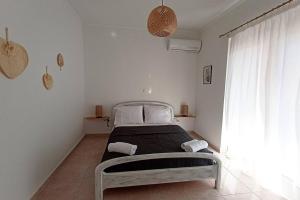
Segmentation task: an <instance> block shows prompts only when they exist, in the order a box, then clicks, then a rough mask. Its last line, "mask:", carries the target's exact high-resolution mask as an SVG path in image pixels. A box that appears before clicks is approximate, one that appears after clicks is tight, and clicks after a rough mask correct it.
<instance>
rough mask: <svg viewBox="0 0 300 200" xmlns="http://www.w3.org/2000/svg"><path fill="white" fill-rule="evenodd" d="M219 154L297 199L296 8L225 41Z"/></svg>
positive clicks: (299, 55) (299, 68)
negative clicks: (237, 161)
mask: <svg viewBox="0 0 300 200" xmlns="http://www.w3.org/2000/svg"><path fill="white" fill-rule="evenodd" d="M222 152H223V153H224V154H227V156H229V157H231V158H236V159H239V160H241V161H242V162H241V163H243V164H242V166H241V168H242V170H243V171H244V172H246V173H248V174H250V175H252V176H253V177H256V178H257V180H259V181H260V183H262V184H263V185H264V186H266V187H268V188H270V189H273V190H276V192H280V193H281V194H282V195H284V196H285V197H287V198H288V199H297V200H299V199H300V6H297V7H296V8H293V9H290V10H289V11H287V12H285V13H283V14H280V15H278V16H275V17H273V18H271V19H268V20H266V21H264V22H262V23H260V24H258V25H256V26H254V27H251V28H248V29H247V30H245V31H243V32H241V33H239V34H237V35H235V36H234V37H232V38H231V39H230V43H229V53H228V64H227V77H226V89H225V101H224V114H223V131H222Z"/></svg>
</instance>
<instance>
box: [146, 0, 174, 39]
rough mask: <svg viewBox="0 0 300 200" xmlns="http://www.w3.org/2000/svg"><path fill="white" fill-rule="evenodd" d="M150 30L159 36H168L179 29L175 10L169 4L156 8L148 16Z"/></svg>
mask: <svg viewBox="0 0 300 200" xmlns="http://www.w3.org/2000/svg"><path fill="white" fill-rule="evenodd" d="M147 25H148V31H149V32H150V33H151V34H152V35H154V36H158V37H167V36H170V35H171V34H173V33H174V32H175V31H176V29H177V18H176V15H175V12H174V11H173V10H172V9H171V8H169V7H167V6H164V5H162V6H158V7H156V8H154V9H153V10H152V11H151V13H150V15H149V18H148V24H147Z"/></svg>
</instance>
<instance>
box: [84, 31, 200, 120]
mask: <svg viewBox="0 0 300 200" xmlns="http://www.w3.org/2000/svg"><path fill="white" fill-rule="evenodd" d="M84 30H85V31H84V38H85V40H84V41H85V51H86V52H85V55H86V56H85V58H86V101H87V103H88V107H89V114H90V115H91V114H93V113H94V109H95V108H94V106H95V105H96V104H101V105H103V109H104V113H105V115H109V114H110V111H111V107H112V106H113V105H114V104H116V103H119V102H123V101H132V100H157V101H164V102H168V103H170V104H172V105H174V106H175V111H176V113H178V112H179V109H180V104H181V103H187V104H188V105H189V108H190V111H191V114H194V113H195V100H196V94H195V92H196V77H197V75H196V67H197V54H190V53H186V52H168V51H167V50H166V41H165V40H164V39H161V38H158V37H153V36H151V35H150V34H149V33H148V32H147V30H146V29H145V30H144V29H142V30H141V29H128V28H113V27H99V26H92V25H90V26H86V27H85V29H84ZM178 35H179V36H180V37H184V34H181V33H179V34H178ZM195 36H198V35H196V34H195V35H193V36H192V37H195ZM149 88H151V89H152V94H148V93H147V90H148V89H149ZM144 89H146V92H143V90H144Z"/></svg>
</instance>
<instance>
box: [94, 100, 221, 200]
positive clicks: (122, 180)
mask: <svg viewBox="0 0 300 200" xmlns="http://www.w3.org/2000/svg"><path fill="white" fill-rule="evenodd" d="M130 105H161V106H166V107H169V108H170V109H171V112H172V116H174V109H173V107H172V106H171V105H170V104H167V103H163V102H157V101H131V102H124V103H120V104H117V105H115V106H114V107H113V112H112V116H114V114H115V110H116V108H118V107H120V106H130ZM112 119H114V117H112ZM164 158H205V159H211V160H214V161H215V164H214V165H209V166H197V167H182V168H168V169H153V170H140V171H127V172H112V173H107V172H105V169H107V168H109V167H111V166H115V165H119V164H124V163H130V162H134V161H142V160H152V159H164ZM206 178H213V179H215V188H216V189H219V188H220V184H221V160H220V159H219V158H218V157H217V156H215V155H213V154H208V153H187V152H177V153H176V152H174V153H156V154H143V155H134V156H124V157H120V158H114V159H111V160H107V161H105V162H102V163H100V164H99V165H98V166H97V167H96V170H95V199H96V200H103V191H104V190H105V189H108V188H118V187H129V186H139V185H151V184H161V183H173V182H185V181H196V180H201V179H206Z"/></svg>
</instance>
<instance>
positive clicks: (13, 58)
mask: <svg viewBox="0 0 300 200" xmlns="http://www.w3.org/2000/svg"><path fill="white" fill-rule="evenodd" d="M5 33H6V38H5V39H3V38H0V71H1V72H2V74H4V75H5V76H6V77H7V78H9V79H14V78H16V77H18V76H19V75H21V74H22V73H23V72H24V70H25V69H26V67H27V65H28V54H27V51H26V49H25V48H24V47H23V46H22V45H20V44H18V43H15V42H12V41H9V39H8V28H5Z"/></svg>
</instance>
